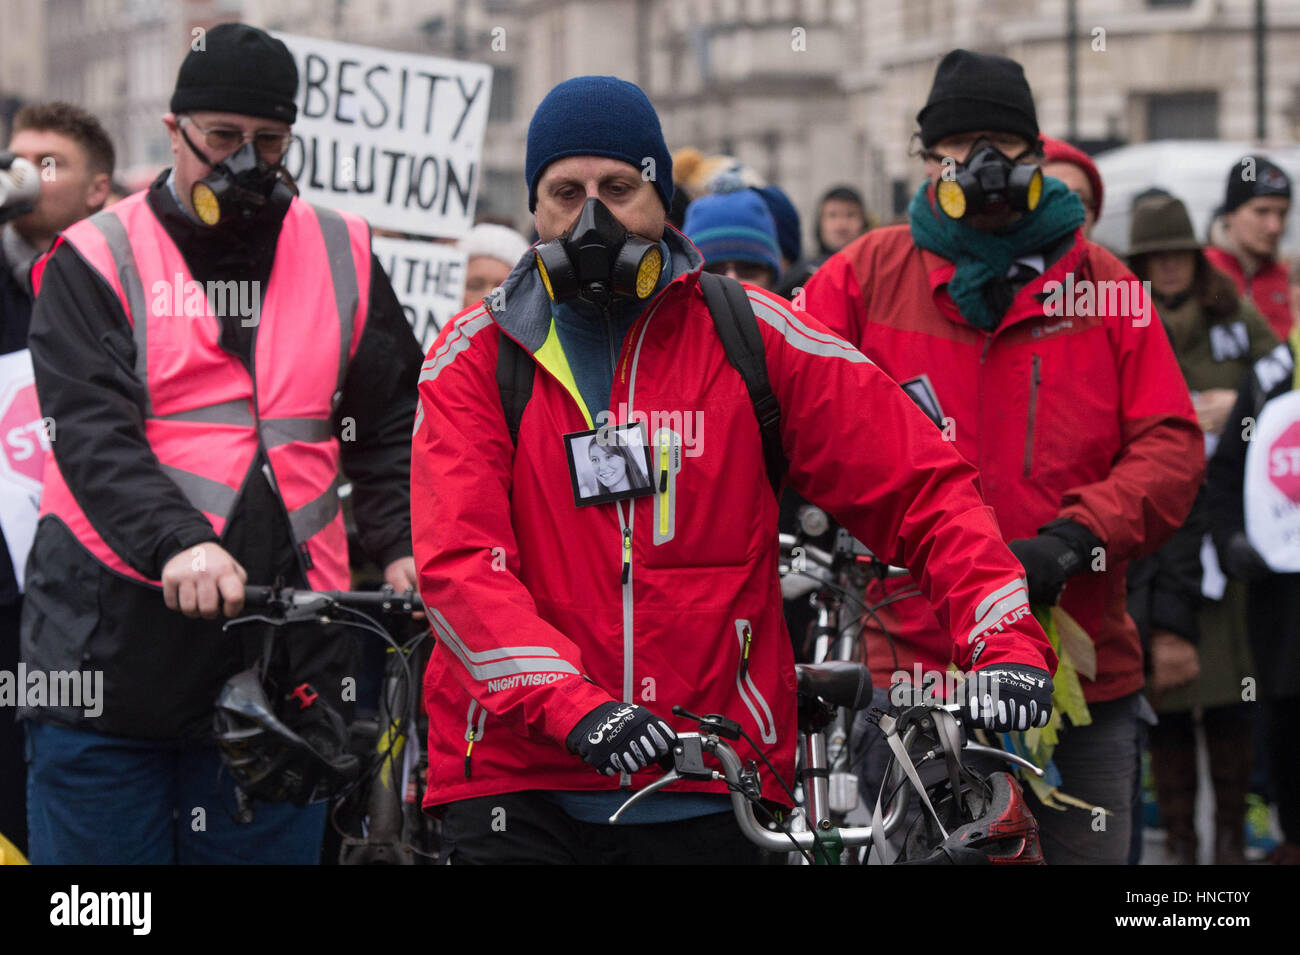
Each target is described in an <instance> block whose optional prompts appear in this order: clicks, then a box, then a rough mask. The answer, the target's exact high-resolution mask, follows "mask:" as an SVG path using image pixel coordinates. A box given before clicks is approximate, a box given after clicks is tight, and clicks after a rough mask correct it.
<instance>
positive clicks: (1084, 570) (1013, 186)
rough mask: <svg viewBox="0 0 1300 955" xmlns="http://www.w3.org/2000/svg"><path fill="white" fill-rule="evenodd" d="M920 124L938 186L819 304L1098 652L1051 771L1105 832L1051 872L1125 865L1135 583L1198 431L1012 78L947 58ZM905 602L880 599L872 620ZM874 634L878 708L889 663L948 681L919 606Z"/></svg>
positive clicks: (831, 275) (984, 63)
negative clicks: (952, 463) (1039, 171)
mask: <svg viewBox="0 0 1300 955" xmlns="http://www.w3.org/2000/svg"><path fill="white" fill-rule="evenodd" d="M917 120H918V123H919V124H920V139H921V143H922V145H923V147H924V156H925V162H926V174H927V177H928V181H927V182H926V183H925V184H924V185H923V186H922V187H921V188H920V189H919V190H918V191H917V193H916V196H915V197H914V198H913V200H912V206H911V209H910V210H909V211H910V224H909V225H905V226H894V227H890V228H885V229H877V230H875V231H873V232H870V233H868V234H867V235H865V236H863V237H862V238H861V239H858V240H857V241H856V242H854V243H852V244H851V245H849V246H847V247H846V248H844V249H843V250H841V251H840V252H839V253H838V254H836V255H834V256H832V257H831V258H830V259H829V260H828V261H827V263H826V264H825V265H824V266H823V267H822V268H821V269H820V270H819V271H818V273H817V274H816V275H815V276H814V277H813V278H812V280H811V281H810V282H809V284H808V287H807V290H806V305H807V308H808V310H809V311H810V312H811V313H812V314H813V315H816V316H818V317H819V318H820V319H821V320H822V321H824V322H826V323H827V325H828V327H830V328H831V329H832V331H834V332H836V333H837V334H840V335H843V336H844V337H845V338H846V339H848V341H850V342H852V343H854V344H856V345H857V346H858V347H859V348H860V349H861V350H862V351H863V352H864V353H865V354H866V355H867V356H868V357H870V358H871V359H872V360H873V361H874V362H876V364H877V365H879V366H880V368H881V369H882V370H883V371H885V372H887V373H888V374H889V375H890V376H891V377H893V378H894V380H895V381H898V382H899V383H900V384H901V385H902V386H903V388H904V390H907V391H909V392H911V393H912V394H914V395H915V396H917V397H918V400H919V401H921V402H922V403H923V404H925V405H926V406H928V407H929V408H930V409H931V411H932V415H933V417H934V419H935V421H936V423H938V424H939V425H940V428H941V430H942V434H943V436H944V437H945V438H947V439H948V440H949V441H951V442H952V443H953V444H955V445H956V448H957V450H958V451H959V452H960V453H961V454H962V455H963V456H964V457H965V458H966V459H967V460H968V461H970V462H971V463H972V464H974V465H975V466H976V468H977V469H978V470H979V473H980V484H981V488H982V490H983V493H984V498H985V500H986V501H988V503H989V504H990V505H991V506H992V507H993V509H994V512H995V513H996V514H997V519H998V523H999V525H1000V527H1001V529H1002V533H1003V535H1004V536H1005V538H1006V540H1007V541H1009V542H1010V546H1011V549H1012V551H1013V552H1015V554H1016V556H1017V557H1019V558H1020V560H1021V562H1022V563H1023V565H1024V567H1025V571H1026V574H1027V577H1028V582H1029V596H1030V600H1031V601H1032V602H1034V603H1035V604H1038V605H1049V604H1054V603H1056V602H1057V601H1058V599H1059V600H1060V602H1061V605H1062V606H1063V607H1064V608H1065V609H1066V610H1067V611H1068V612H1069V613H1070V614H1071V615H1072V616H1073V617H1074V618H1075V619H1076V620H1077V621H1078V622H1079V623H1080V624H1081V625H1082V627H1083V629H1084V630H1085V631H1087V633H1088V634H1089V635H1090V636H1091V637H1092V641H1093V643H1094V644H1095V646H1096V655H1097V666H1096V678H1095V679H1091V680H1090V679H1085V680H1084V681H1083V687H1084V695H1085V697H1086V699H1087V701H1088V704H1089V707H1090V709H1091V715H1092V723H1091V725H1086V726H1068V727H1067V728H1066V730H1065V732H1064V733H1063V736H1062V741H1061V743H1060V746H1059V747H1058V748H1057V750H1056V754H1055V762H1056V765H1057V768H1059V770H1060V772H1061V775H1062V777H1063V782H1062V786H1061V788H1062V791H1064V792H1066V793H1068V794H1070V795H1073V796H1077V797H1078V798H1080V799H1083V800H1086V801H1087V802H1089V803H1090V804H1092V805H1094V806H1102V807H1104V808H1105V809H1106V810H1108V811H1109V813H1110V814H1109V815H1106V816H1104V817H1094V816H1092V815H1089V814H1088V813H1086V812H1084V811H1082V810H1078V809H1071V810H1068V811H1065V812H1056V811H1053V810H1051V809H1041V810H1039V811H1036V813H1035V814H1036V815H1037V817H1038V819H1039V824H1040V826H1041V827H1042V836H1043V850H1044V854H1045V856H1046V857H1047V860H1048V861H1049V862H1066V861H1080V862H1083V861H1088V862H1114V863H1119V862H1122V861H1123V860H1124V858H1125V855H1126V853H1127V847H1128V837H1129V815H1130V814H1129V809H1128V807H1129V801H1130V796H1131V793H1132V783H1133V773H1134V771H1135V766H1136V732H1137V728H1136V713H1137V709H1138V691H1139V690H1140V689H1141V688H1142V684H1143V677H1142V650H1141V646H1140V644H1139V641H1138V634H1137V630H1136V629H1135V627H1134V625H1133V621H1132V620H1131V619H1130V618H1129V616H1128V614H1127V612H1126V610H1125V589H1124V570H1125V563H1126V561H1127V560H1128V559H1129V558H1130V557H1133V556H1135V555H1138V554H1141V553H1145V552H1147V551H1150V550H1152V549H1153V548H1155V547H1157V546H1158V545H1159V544H1160V543H1162V542H1163V541H1164V540H1165V539H1166V538H1167V537H1168V536H1169V535H1170V534H1172V532H1173V531H1174V529H1175V528H1177V527H1178V526H1179V524H1180V523H1181V522H1182V521H1183V520H1184V518H1185V517H1186V515H1187V513H1188V510H1189V509H1190V508H1191V504H1192V500H1193V498H1194V497H1195V494H1196V487H1197V484H1198V483H1199V481H1200V476H1201V473H1202V469H1203V466H1202V457H1201V436H1200V432H1199V431H1198V429H1197V427H1196V424H1195V420H1194V418H1193V416H1192V408H1191V404H1190V402H1189V400H1188V395H1187V389H1186V387H1185V386H1184V385H1183V381H1182V377H1181V375H1180V374H1179V371H1178V365H1177V364H1176V363H1175V361H1174V356H1173V354H1172V351H1171V349H1170V346H1169V342H1168V340H1167V339H1166V337H1165V334H1164V332H1163V330H1162V327H1161V325H1160V322H1159V321H1158V320H1156V319H1155V315H1154V312H1153V311H1151V310H1150V309H1149V307H1148V306H1147V304H1146V299H1145V296H1144V295H1143V293H1142V289H1141V286H1140V285H1139V284H1138V283H1137V282H1136V279H1134V277H1133V276H1132V274H1131V273H1130V272H1129V271H1128V270H1127V269H1126V268H1125V267H1124V266H1123V265H1121V264H1120V262H1119V261H1118V260H1117V259H1115V258H1114V257H1113V256H1111V255H1110V254H1109V253H1108V252H1106V251H1105V250H1103V249H1102V248H1101V247H1099V246H1096V245H1093V244H1091V243H1089V242H1087V241H1086V240H1085V239H1084V238H1083V235H1082V233H1081V231H1080V227H1081V226H1082V224H1083V222H1084V212H1083V208H1082V205H1081V203H1080V201H1079V199H1078V197H1077V196H1075V195H1074V194H1072V193H1070V192H1069V191H1068V189H1067V188H1066V187H1065V185H1064V184H1063V183H1062V182H1060V181H1059V180H1056V179H1051V178H1046V179H1043V180H1041V181H1036V180H1037V179H1038V177H1037V176H1036V175H1035V169H1034V166H1035V163H1036V162H1037V160H1038V158H1039V156H1040V155H1041V153H1040V146H1039V133H1038V123H1037V119H1036V114H1035V111H1034V102H1033V97H1032V94H1031V93H1030V90H1029V85H1028V83H1027V82H1026V80H1025V77H1024V72H1023V71H1022V70H1021V67H1020V65H1019V64H1018V63H1015V62H1014V61H1012V60H1009V59H1006V58H1004V57H999V56H985V55H981V54H975V53H969V52H967V51H965V50H954V51H953V52H951V53H949V54H948V55H947V56H945V57H944V58H943V60H942V62H941V63H940V64H939V67H938V71H937V72H936V74H935V80H934V86H933V88H932V90H931V92H930V97H929V101H928V102H927V104H926V107H925V109H923V110H922V111H921V112H920V114H919V116H918V117H917ZM941 202H942V207H941V206H940V203H941ZM1067 581H1068V584H1067ZM911 585H912V582H911V581H908V580H906V579H904V580H903V582H902V586H899V587H894V586H892V585H891V586H888V587H882V588H881V590H882V592H881V593H875V592H873V593H871V594H869V602H870V603H872V604H876V603H879V602H880V601H882V600H887V599H888V597H889V595H890V594H892V593H893V592H895V591H897V590H902V589H904V587H910V586H911ZM1062 591H1064V593H1062ZM877 614H878V616H879V617H880V620H881V621H882V622H883V625H884V626H885V627H887V628H888V630H889V631H890V633H891V634H892V638H893V639H892V644H891V643H888V642H886V639H885V635H884V634H883V633H881V632H880V630H879V629H876V630H872V631H869V634H868V642H867V652H868V655H869V662H870V663H871V664H873V673H874V677H875V679H876V682H877V686H878V687H884V686H887V685H888V684H889V682H890V680H891V673H890V669H891V667H893V666H894V664H893V660H894V659H895V658H896V659H897V661H898V662H897V665H896V670H897V671H904V672H905V673H907V674H909V675H910V674H913V673H914V672H915V670H917V669H919V670H922V671H938V672H939V673H942V672H943V670H944V669H945V668H946V667H947V666H948V664H949V662H950V659H951V652H950V651H951V642H950V641H949V640H948V639H947V637H946V630H945V628H944V627H943V626H942V625H941V624H940V622H939V621H938V620H937V619H936V618H935V615H934V613H933V610H932V609H931V607H929V606H928V605H927V604H926V603H925V601H924V600H921V599H912V600H899V601H897V602H894V603H889V604H888V605H887V606H884V607H882V608H881V609H880V610H878V611H877ZM895 655H896V656H895ZM882 662H887V665H883V666H882ZM954 662H957V665H958V666H961V665H962V664H961V663H960V661H954ZM899 678H901V676H900V677H899ZM923 679H925V677H924V676H923ZM867 775H870V774H867ZM1094 818H1104V820H1105V821H1104V830H1102V831H1097V830H1098V829H1099V828H1100V827H1101V825H1102V823H1095V822H1094Z"/></svg>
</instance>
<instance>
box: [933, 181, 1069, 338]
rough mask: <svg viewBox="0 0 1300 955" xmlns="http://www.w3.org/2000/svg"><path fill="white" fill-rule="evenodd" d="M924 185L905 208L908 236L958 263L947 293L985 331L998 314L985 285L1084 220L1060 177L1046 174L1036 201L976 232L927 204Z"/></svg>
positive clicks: (950, 260) (992, 324) (989, 328)
mask: <svg viewBox="0 0 1300 955" xmlns="http://www.w3.org/2000/svg"><path fill="white" fill-rule="evenodd" d="M928 189H929V183H925V184H923V185H922V186H921V188H920V189H918V190H917V191H916V195H915V196H913V197H912V204H911V205H910V206H909V207H908V210H907V213H908V218H909V219H910V220H911V227H912V241H913V242H915V243H916V244H917V245H919V246H920V247H921V248H923V249H928V250H929V251H931V252H933V253H935V254H936V255H939V256H942V257H943V258H945V259H947V260H948V261H949V262H952V263H953V264H954V265H956V266H957V271H956V272H955V273H954V274H953V277H952V279H951V280H949V282H948V294H949V295H951V296H952V300H953V302H955V303H956V305H957V311H959V312H961V315H962V317H963V318H964V319H966V321H968V322H970V323H971V324H972V325H974V326H975V327H976V328H982V329H984V331H986V332H991V331H992V330H993V329H995V328H997V326H998V323H999V322H1001V321H1002V316H1001V315H994V314H993V313H992V312H991V311H989V306H988V302H987V301H985V298H984V286H986V285H988V283H989V282H991V281H993V280H994V279H999V278H1003V277H1005V276H1006V274H1007V271H1008V270H1009V269H1010V268H1011V263H1012V262H1014V261H1015V260H1016V259H1018V258H1020V257H1021V256H1024V255H1032V254H1033V253H1035V252H1041V251H1042V250H1043V249H1046V248H1049V247H1050V246H1051V245H1052V243H1054V242H1056V241H1057V240H1058V239H1060V238H1061V236H1063V235H1068V234H1069V233H1071V232H1073V231H1074V230H1075V229H1077V228H1079V226H1081V225H1083V203H1082V202H1080V201H1079V197H1078V196H1076V195H1075V194H1074V193H1073V192H1071V191H1070V190H1069V189H1068V188H1066V185H1065V183H1063V182H1061V180H1059V179H1052V178H1050V177H1044V179H1043V195H1042V198H1041V199H1040V200H1039V203H1038V207H1037V208H1036V209H1034V211H1033V212H1029V213H1026V214H1025V215H1023V216H1021V217H1020V218H1019V219H1018V220H1017V221H1016V222H1014V223H1012V224H1011V225H1010V226H1008V227H1007V228H1005V229H1002V230H1000V231H998V232H980V231H978V230H976V229H972V228H971V227H970V226H968V225H964V224H962V223H961V222H959V221H957V220H956V219H949V218H948V217H947V216H946V215H944V214H943V213H942V212H940V211H939V210H938V209H933V208H931V207H930V200H929V198H928V196H927V195H926V192H927V190H928Z"/></svg>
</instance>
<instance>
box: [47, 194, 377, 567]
mask: <svg viewBox="0 0 1300 955" xmlns="http://www.w3.org/2000/svg"><path fill="white" fill-rule="evenodd" d="M145 195H146V193H144V192H139V193H136V194H135V195H132V196H128V197H127V198H126V199H123V200H122V201H121V202H119V203H117V204H116V205H114V206H113V207H112V208H111V209H106V210H104V211H103V212H100V213H97V214H96V215H94V216H91V217H90V218H89V219H84V220H82V221H81V222H78V223H77V224H76V225H74V226H72V227H71V228H69V229H68V230H66V231H65V232H64V233H63V234H62V236H60V239H59V241H61V242H67V243H68V244H70V245H71V246H72V247H73V248H75V249H76V250H77V252H78V254H80V256H81V257H82V258H83V259H84V260H85V261H86V262H87V263H88V264H89V265H90V266H91V268H93V269H94V270H95V271H96V272H98V273H99V275H100V277H101V278H103V280H104V281H105V282H107V283H108V285H109V287H110V288H111V289H112V290H113V292H114V293H115V294H116V295H117V297H118V299H119V300H120V302H121V303H122V309H123V311H124V312H125V313H126V317H127V320H128V321H129V322H130V323H131V328H132V334H133V337H134V339H135V347H136V357H135V373H136V375H137V377H138V378H139V380H140V381H141V382H142V383H144V385H145V389H146V399H145V406H144V407H143V408H142V409H141V410H142V412H143V415H144V431H145V437H146V439H147V440H148V441H149V446H150V447H151V448H152V449H153V451H154V453H155V454H156V455H157V456H158V461H159V463H160V464H161V466H162V469H163V471H164V472H165V473H166V474H167V476H168V477H169V478H171V479H172V480H173V481H175V482H176V486H177V487H179V488H180V489H181V492H182V493H183V494H184V495H185V497H186V498H187V499H188V500H189V502H190V503H191V504H193V505H194V507H195V508H197V509H198V510H200V511H202V512H203V516H204V517H206V518H207V519H208V520H209V521H210V522H211V523H212V527H213V529H214V530H215V531H216V533H217V534H218V535H220V534H221V533H222V532H223V530H224V528H225V525H226V521H227V520H229V518H230V515H231V512H232V511H233V509H234V506H235V502H236V500H237V499H238V497H239V492H240V489H241V488H242V487H243V486H244V483H245V482H246V481H250V480H267V481H269V482H270V483H271V486H272V487H273V488H274V489H275V491H276V493H277V494H278V495H279V497H280V499H281V500H282V501H283V502H284V506H285V509H286V511H287V512H288V515H289V526H290V529H291V531H292V533H293V538H294V546H295V547H296V548H297V551H298V554H299V556H300V557H301V559H302V564H303V567H304V568H305V569H306V572H307V581H308V583H309V584H310V585H311V586H312V587H313V588H315V589H317V590H331V589H346V588H347V586H348V583H349V572H348V562H347V534H346V531H345V530H344V527H343V514H342V510H341V508H340V504H339V496H338V485H339V445H338V442H337V440H335V438H334V435H333V429H332V419H333V415H334V412H335V410H336V408H337V405H338V402H339V400H340V398H341V396H342V388H343V378H344V375H345V374H346V372H347V367H348V361H349V359H350V358H351V356H352V354H353V353H354V352H355V351H356V347H357V342H358V341H359V340H360V339H361V333H362V331H363V330H364V328H365V323H366V309H367V306H368V303H369V301H370V230H369V227H368V226H367V224H366V222H365V220H364V219H361V218H359V217H358V216H354V215H350V214H347V213H340V212H335V211H331V210H328V209H321V208H317V207H315V206H312V205H310V204H308V203H306V202H303V201H301V200H299V199H294V200H293V202H292V203H291V204H290V206H289V212H288V214H287V215H286V216H285V219H284V224H283V226H282V227H281V230H280V238H279V242H278V243H277V244H276V247H275V263H274V265H273V266H272V268H271V275H270V278H269V279H268V280H267V284H266V288H265V289H264V290H263V293H264V294H263V296H262V308H261V312H260V314H259V313H257V312H256V311H253V313H252V316H250V317H248V318H246V319H245V318H242V317H239V312H238V308H239V305H240V303H241V302H243V303H251V302H254V301H256V296H255V295H253V294H252V293H251V291H250V290H247V289H239V288H237V285H236V283H235V282H229V283H225V284H224V285H223V286H220V287H218V285H217V284H214V285H213V286H212V287H204V288H203V292H204V293H205V294H204V295H203V313H202V315H195V314H194V313H195V312H196V311H197V310H198V305H197V298H198V295H197V293H196V292H195V280H194V279H193V278H192V276H191V275H190V271H189V269H188V268H187V267H186V265H185V260H184V258H183V257H182V256H181V253H180V250H179V249H177V248H176V244H175V243H174V242H173V241H172V239H171V237H170V236H169V235H168V234H167V232H166V230H165V229H164V228H163V227H162V224H161V223H160V222H159V221H158V219H157V218H156V217H155V216H154V214H153V212H152V211H151V210H150V208H149V206H148V204H147V203H146V202H145ZM56 247H57V243H56ZM52 251H53V250H51V252H52ZM46 261H48V258H47V259H43V260H42V261H41V262H40V263H38V267H37V268H36V269H33V272H32V283H33V285H34V286H35V287H36V289H37V291H39V289H40V281H41V274H42V272H43V266H44V263H45V262H46ZM192 293H193V294H194V297H193V299H192V298H191V295H192ZM191 300H193V301H194V303H195V304H193V305H191V306H190V307H188V308H187V307H186V303H187V302H190V301H191ZM178 303H179V307H178ZM214 303H215V304H216V305H217V307H218V310H219V311H223V313H224V314H227V315H235V316H236V318H234V319H227V320H236V321H250V322H252V321H254V317H255V318H256V326H255V328H254V331H253V347H252V369H253V372H252V375H251V377H250V375H249V372H248V370H247V369H245V367H244V365H243V363H242V362H241V361H240V360H239V359H238V358H236V357H235V356H234V355H231V354H229V353H228V352H226V351H223V350H222V349H221V347H220V345H219V344H218V339H219V337H220V333H221V325H220V320H219V319H218V318H217V317H216V315H215V313H214V311H213V306H214ZM223 303H224V304H223ZM186 312H189V314H188V315H187V314H186ZM259 445H260V446H261V447H263V448H265V449H266V453H267V459H268V460H269V461H270V472H271V473H269V474H266V475H265V476H262V475H260V474H250V473H249V472H250V471H251V470H252V469H253V463H254V461H255V460H256V459H257V451H258V447H259ZM44 482H45V486H44V491H43V494H42V497H41V511H40V513H41V516H44V515H46V514H53V515H55V516H56V517H58V518H59V519H60V520H62V521H63V522H64V523H65V524H66V525H67V526H68V528H69V529H70V530H71V531H72V533H73V534H74V535H76V537H77V539H78V540H79V541H80V542H81V544H82V546H84V547H85V548H86V549H87V550H89V551H90V552H91V553H92V554H93V555H94V556H95V557H96V558H97V559H98V560H99V561H100V562H101V563H103V564H104V565H106V566H107V567H109V568H111V569H113V570H115V571H117V572H118V573H121V574H124V575H126V576H128V577H131V578H133V579H135V580H140V581H145V582H148V583H152V584H154V585H158V584H159V581H157V580H149V578H147V577H144V576H143V575H141V574H140V573H138V572H137V571H135V570H133V569H132V568H131V567H130V566H128V565H127V563H126V562H125V561H124V560H122V558H121V557H119V556H118V555H117V554H116V553H114V552H113V550H112V548H110V547H109V546H108V544H106V543H105V542H104V539H103V538H102V537H100V535H99V534H98V532H96V530H95V528H94V527H93V526H92V525H91V523H90V521H89V520H88V519H87V518H86V515H85V513H84V512H83V511H82V510H81V508H80V506H78V504H77V502H76V499H75V498H74V497H73V496H72V493H71V492H70V491H69V489H68V486H67V484H66V483H65V482H64V480H63V476H62V475H61V474H60V473H59V468H58V464H57V462H56V461H55V459H54V455H53V454H50V455H47V456H46V459H45V479H44ZM121 492H122V493H123V494H130V493H131V489H130V488H122V489H121ZM250 583H270V581H250Z"/></svg>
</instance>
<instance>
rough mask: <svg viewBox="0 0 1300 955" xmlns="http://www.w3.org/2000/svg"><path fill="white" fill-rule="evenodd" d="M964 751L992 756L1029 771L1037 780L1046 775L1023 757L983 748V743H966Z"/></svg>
mask: <svg viewBox="0 0 1300 955" xmlns="http://www.w3.org/2000/svg"><path fill="white" fill-rule="evenodd" d="M966 749H968V750H970V751H971V752H973V753H981V754H983V755H985V756H993V757H996V758H997V759H1003V760H1006V761H1007V762H1008V763H1011V764H1012V765H1014V766H1019V767H1020V768H1021V769H1027V770H1029V771H1030V772H1031V773H1033V774H1034V775H1035V776H1037V777H1038V778H1039V779H1042V778H1043V777H1044V776H1046V775H1047V773H1045V772H1044V771H1043V770H1041V769H1039V768H1038V767H1037V766H1035V765H1034V764H1033V763H1031V762H1030V761H1029V760H1027V759H1025V758H1024V757H1023V756H1020V755H1019V754H1017V753H1008V752H1007V751H1006V750H1005V749H998V748H997V747H996V746H985V745H984V744H983V743H967V744H966Z"/></svg>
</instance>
